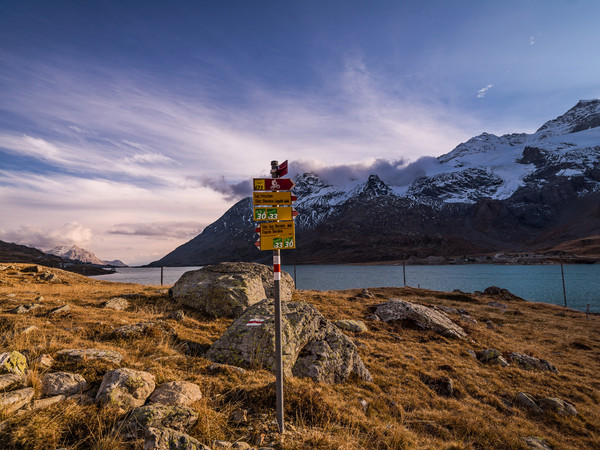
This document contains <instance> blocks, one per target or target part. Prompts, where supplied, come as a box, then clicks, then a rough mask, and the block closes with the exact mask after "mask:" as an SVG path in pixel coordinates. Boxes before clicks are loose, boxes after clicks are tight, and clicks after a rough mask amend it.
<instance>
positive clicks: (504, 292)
mask: <svg viewBox="0 0 600 450" xmlns="http://www.w3.org/2000/svg"><path fill="white" fill-rule="evenodd" d="M483 294H484V295H495V296H499V297H500V298H503V299H506V300H522V299H521V298H520V297H517V296H516V295H515V294H513V293H511V292H510V291H509V290H508V289H502V288H499V287H498V286H490V287H488V288H486V289H485V290H484V291H483Z"/></svg>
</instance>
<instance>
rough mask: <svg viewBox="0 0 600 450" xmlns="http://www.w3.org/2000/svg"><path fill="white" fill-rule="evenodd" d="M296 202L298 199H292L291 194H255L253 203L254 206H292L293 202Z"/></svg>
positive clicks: (253, 194)
mask: <svg viewBox="0 0 600 450" xmlns="http://www.w3.org/2000/svg"><path fill="white" fill-rule="evenodd" d="M294 200H296V197H292V193H291V192H285V191H284V192H253V193H252V203H253V204H254V205H273V206H283V205H288V206H291V205H292V201H294Z"/></svg>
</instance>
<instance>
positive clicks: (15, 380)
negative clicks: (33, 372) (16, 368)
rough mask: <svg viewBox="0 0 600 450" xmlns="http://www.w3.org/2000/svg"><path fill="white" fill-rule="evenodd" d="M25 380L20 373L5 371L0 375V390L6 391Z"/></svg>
mask: <svg viewBox="0 0 600 450" xmlns="http://www.w3.org/2000/svg"><path fill="white" fill-rule="evenodd" d="M23 381H25V378H24V377H23V375H22V374H17V373H7V374H4V375H0V391H8V390H10V389H12V388H14V387H15V386H19V385H21V384H22V383H23Z"/></svg>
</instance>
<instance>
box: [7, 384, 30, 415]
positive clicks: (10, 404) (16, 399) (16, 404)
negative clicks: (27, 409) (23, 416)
mask: <svg viewBox="0 0 600 450" xmlns="http://www.w3.org/2000/svg"><path fill="white" fill-rule="evenodd" d="M31 400H33V388H23V389H18V390H16V391H10V392H1V393H0V410H1V411H2V412H3V413H4V414H12V413H14V412H15V411H18V410H19V409H21V408H22V407H23V406H25V405H26V404H28V403H29V402H30V401H31Z"/></svg>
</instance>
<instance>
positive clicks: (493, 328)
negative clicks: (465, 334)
mask: <svg viewBox="0 0 600 450" xmlns="http://www.w3.org/2000/svg"><path fill="white" fill-rule="evenodd" d="M485 324H486V326H487V327H488V328H489V329H490V330H495V329H496V328H497V327H496V324H495V323H494V322H492V321H491V320H486V321H485Z"/></svg>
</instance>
